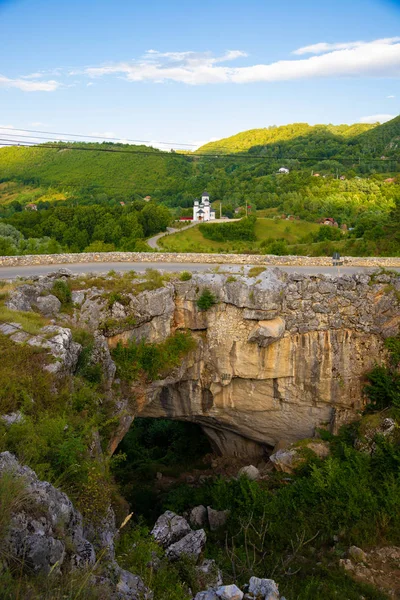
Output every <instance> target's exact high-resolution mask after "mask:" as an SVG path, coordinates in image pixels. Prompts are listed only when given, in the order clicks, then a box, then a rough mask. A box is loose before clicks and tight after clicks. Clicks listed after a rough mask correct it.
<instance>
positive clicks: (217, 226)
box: [199, 217, 257, 242]
mask: <svg viewBox="0 0 400 600" xmlns="http://www.w3.org/2000/svg"><path fill="white" fill-rule="evenodd" d="M256 221H257V219H256V217H246V218H244V219H240V221H235V222H234V223H211V224H207V223H201V224H200V225H199V229H200V231H201V233H202V234H203V236H204V237H205V238H207V239H209V240H213V241H214V242H227V241H235V240H243V241H247V242H254V241H256V239H257V237H256V233H255V229H254V228H255V225H256Z"/></svg>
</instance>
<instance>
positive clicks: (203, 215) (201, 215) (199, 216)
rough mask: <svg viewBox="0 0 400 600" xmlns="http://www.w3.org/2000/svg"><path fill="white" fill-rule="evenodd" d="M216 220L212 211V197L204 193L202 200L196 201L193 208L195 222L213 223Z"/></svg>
mask: <svg viewBox="0 0 400 600" xmlns="http://www.w3.org/2000/svg"><path fill="white" fill-rule="evenodd" d="M213 219H215V212H214V211H213V210H211V205H210V195H209V194H208V192H203V193H202V195H201V200H200V202H199V200H195V201H194V206H193V221H212V220H213Z"/></svg>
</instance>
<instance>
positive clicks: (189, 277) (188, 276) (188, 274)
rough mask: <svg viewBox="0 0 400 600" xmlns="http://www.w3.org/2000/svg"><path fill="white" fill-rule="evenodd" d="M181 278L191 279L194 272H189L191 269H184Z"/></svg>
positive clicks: (182, 279)
mask: <svg viewBox="0 0 400 600" xmlns="http://www.w3.org/2000/svg"><path fill="white" fill-rule="evenodd" d="M179 279H180V280H181V281H190V280H191V279H192V274H191V273H189V271H182V273H181V274H180V275H179Z"/></svg>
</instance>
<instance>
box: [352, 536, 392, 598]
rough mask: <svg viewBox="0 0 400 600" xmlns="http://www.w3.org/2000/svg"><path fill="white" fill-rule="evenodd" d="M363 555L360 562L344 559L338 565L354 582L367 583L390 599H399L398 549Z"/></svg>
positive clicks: (377, 550)
mask: <svg viewBox="0 0 400 600" xmlns="http://www.w3.org/2000/svg"><path fill="white" fill-rule="evenodd" d="M363 554H364V556H363V557H362V559H363V560H361V561H360V562H358V561H357V560H355V559H354V558H346V559H342V560H341V561H340V564H341V566H342V567H343V568H344V569H345V570H346V571H347V573H348V574H349V575H350V576H351V577H353V578H354V579H355V580H356V581H361V582H364V583H369V584H371V585H373V586H375V587H376V588H378V589H379V590H381V591H383V592H386V593H387V594H388V596H389V597H390V598H396V599H400V548H399V547H398V546H385V547H383V548H374V549H373V550H370V551H369V552H365V553H363Z"/></svg>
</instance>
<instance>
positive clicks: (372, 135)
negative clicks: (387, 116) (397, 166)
mask: <svg viewBox="0 0 400 600" xmlns="http://www.w3.org/2000/svg"><path fill="white" fill-rule="evenodd" d="M357 142H358V143H360V144H361V145H362V146H363V147H364V149H368V151H369V152H370V153H372V154H373V153H374V152H382V153H385V155H388V156H393V155H394V154H396V155H397V156H398V155H399V147H400V116H398V117H395V118H394V119H392V120H391V121H388V122H387V123H384V124H383V125H380V126H379V127H375V128H373V129H371V130H370V131H367V132H365V133H362V134H361V135H359V136H358V138H357Z"/></svg>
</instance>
